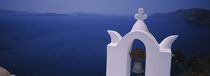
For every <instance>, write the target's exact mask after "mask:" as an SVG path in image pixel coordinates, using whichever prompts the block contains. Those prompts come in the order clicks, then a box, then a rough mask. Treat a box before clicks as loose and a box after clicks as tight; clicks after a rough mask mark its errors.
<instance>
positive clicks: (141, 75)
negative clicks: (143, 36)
mask: <svg viewBox="0 0 210 76" xmlns="http://www.w3.org/2000/svg"><path fill="white" fill-rule="evenodd" d="M135 49H140V50H143V51H144V53H145V55H146V48H145V45H144V43H143V42H142V41H141V40H138V39H135V40H133V43H132V47H131V52H132V51H133V50H135ZM131 52H130V53H131ZM135 62H136V59H134V58H131V68H130V72H131V73H130V76H145V65H146V64H145V63H146V58H145V59H141V60H140V61H139V62H140V63H141V68H142V70H143V71H144V72H142V73H135V72H133V71H132V69H134V66H135V65H134V63H135ZM138 65H139V64H138ZM138 67H139V66H138Z"/></svg>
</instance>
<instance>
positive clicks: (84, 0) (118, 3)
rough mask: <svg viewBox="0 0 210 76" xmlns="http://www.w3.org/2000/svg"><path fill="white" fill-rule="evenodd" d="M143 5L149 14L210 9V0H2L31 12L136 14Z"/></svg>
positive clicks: (3, 6)
mask: <svg viewBox="0 0 210 76" xmlns="http://www.w3.org/2000/svg"><path fill="white" fill-rule="evenodd" d="M139 7H143V8H144V9H145V11H146V12H147V13H149V14H151V13H155V12H169V11H174V10H177V9H180V8H181V9H188V8H206V9H210V0H0V9H12V10H21V11H30V12H42V13H47V12H54V13H72V12H85V13H97V14H121V15H130V14H134V13H135V12H136V11H137V9H138V8H139Z"/></svg>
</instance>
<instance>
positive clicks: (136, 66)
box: [132, 61, 144, 74]
mask: <svg viewBox="0 0 210 76" xmlns="http://www.w3.org/2000/svg"><path fill="white" fill-rule="evenodd" d="M132 72H134V73H137V74H139V73H143V72H144V70H143V68H142V64H141V62H140V61H135V62H134V66H133V68H132Z"/></svg>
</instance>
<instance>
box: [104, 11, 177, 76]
mask: <svg viewBox="0 0 210 76" xmlns="http://www.w3.org/2000/svg"><path fill="white" fill-rule="evenodd" d="M134 17H135V18H136V19H137V21H136V23H135V24H134V25H133V28H132V29H131V31H130V32H128V33H127V34H126V35H125V36H123V37H122V36H121V35H120V34H119V33H118V32H116V31H113V30H108V33H109V35H110V37H111V43H109V44H108V45H107V66H106V76H130V70H131V58H130V55H129V53H130V51H131V49H132V44H133V41H134V40H135V39H138V40H140V41H142V42H143V43H144V45H145V48H146V67H145V76H170V70H171V45H172V43H173V41H174V40H176V38H177V37H178V35H172V36H169V37H167V38H165V39H163V41H162V42H160V43H158V42H157V40H156V39H155V37H154V36H153V35H152V34H151V33H150V32H149V30H148V29H147V26H146V24H145V23H144V20H145V19H146V18H147V15H146V14H144V9H143V8H140V9H138V13H137V14H136V15H135V16H134ZM163 30H164V29H163Z"/></svg>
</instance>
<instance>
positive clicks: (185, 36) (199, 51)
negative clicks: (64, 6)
mask: <svg viewBox="0 0 210 76" xmlns="http://www.w3.org/2000/svg"><path fill="white" fill-rule="evenodd" d="M135 21H136V20H135V19H134V18H133V17H132V16H111V15H109V16H0V66H1V67H4V68H6V69H7V70H9V71H10V72H11V73H12V74H15V75H16V76H105V75H106V45H107V44H109V43H110V37H109V35H108V33H107V30H115V31H117V32H119V33H120V34H121V35H122V36H124V35H125V34H126V33H127V32H129V31H130V30H131V28H132V26H133V24H134V23H135ZM145 23H146V24H147V26H148V29H149V31H150V32H151V33H152V34H153V35H154V36H155V38H156V39H157V41H158V42H161V41H162V40H163V39H164V38H166V37H167V36H170V35H179V37H178V39H177V40H176V41H175V42H174V43H173V46H172V50H174V49H178V50H180V51H181V52H182V53H183V54H184V55H186V56H209V55H210V27H209V26H202V25H196V24H189V23H186V22H185V20H184V19H173V18H150V17H149V18H148V19H147V20H145ZM138 47H140V48H144V45H143V43H141V42H140V41H138V40H137V41H135V42H134V43H133V48H138Z"/></svg>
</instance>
